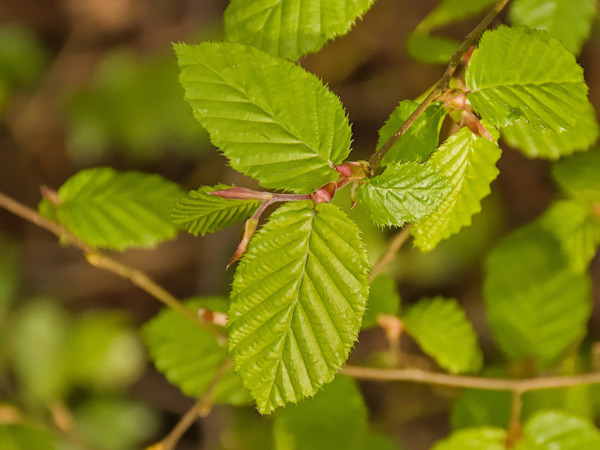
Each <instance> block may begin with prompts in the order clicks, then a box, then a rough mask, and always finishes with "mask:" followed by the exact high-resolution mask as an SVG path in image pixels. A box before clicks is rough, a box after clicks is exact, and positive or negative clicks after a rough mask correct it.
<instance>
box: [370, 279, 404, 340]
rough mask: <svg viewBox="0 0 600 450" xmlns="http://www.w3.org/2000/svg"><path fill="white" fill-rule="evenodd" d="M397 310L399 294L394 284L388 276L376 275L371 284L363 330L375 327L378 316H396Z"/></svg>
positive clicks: (398, 308)
mask: <svg viewBox="0 0 600 450" xmlns="http://www.w3.org/2000/svg"><path fill="white" fill-rule="evenodd" d="M399 310H400V294H398V289H397V288H396V282H395V281H394V279H393V278H392V277H390V276H389V275H386V274H381V275H378V276H377V278H375V279H374V280H373V282H372V283H371V289H370V291H369V301H368V302H367V311H366V312H365V317H364V318H363V323H362V328H363V330H366V329H368V328H372V327H375V326H377V316H378V315H379V314H388V315H396V314H398V312H399Z"/></svg>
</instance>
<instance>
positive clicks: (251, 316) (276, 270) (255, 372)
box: [228, 201, 368, 413]
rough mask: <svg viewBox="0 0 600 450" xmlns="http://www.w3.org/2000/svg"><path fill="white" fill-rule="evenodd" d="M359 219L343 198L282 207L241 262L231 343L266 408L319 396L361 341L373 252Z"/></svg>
mask: <svg viewBox="0 0 600 450" xmlns="http://www.w3.org/2000/svg"><path fill="white" fill-rule="evenodd" d="M359 234H360V232H359V230H358V228H357V227H356V225H355V224H354V223H353V222H352V221H351V220H350V219H349V218H348V217H347V216H346V215H345V214H344V213H343V212H342V211H341V210H340V209H339V208H338V207H337V206H335V205H332V204H330V203H319V204H317V205H316V206H315V205H314V204H313V203H312V202H311V201H302V202H293V203H288V204H286V205H284V206H281V207H280V208H279V209H278V210H277V211H275V212H274V213H273V214H272V215H271V217H270V219H269V221H268V222H267V224H266V225H265V226H264V227H263V228H262V229H261V230H260V231H259V232H258V233H257V234H256V235H255V236H254V238H253V239H252V241H251V243H250V248H249V250H248V253H247V254H246V256H245V257H244V258H243V259H242V262H241V264H240V265H239V267H238V268H237V271H236V273H235V278H234V281H233V292H232V303H231V307H230V310H229V323H228V327H229V330H230V338H229V349H230V353H231V355H232V356H233V359H234V362H235V367H236V370H237V372H238V373H239V374H240V376H241V377H242V380H243V381H244V384H245V385H246V386H247V387H248V388H249V389H250V391H251V393H252V396H253V397H254V398H255V399H256V401H257V405H258V410H259V411H260V412H261V413H270V412H271V411H273V410H274V409H275V408H276V407H277V406H281V405H284V404H286V403H287V402H297V401H298V400H300V399H301V398H304V397H307V396H311V395H314V394H315V393H316V392H317V391H318V390H319V388H320V387H321V386H322V385H323V384H325V383H328V382H330V381H331V380H332V379H333V377H334V376H335V373H336V371H337V370H338V369H339V368H340V367H341V366H342V364H343V363H344V362H345V361H346V358H347V357H348V353H349V352H350V348H351V347H352V346H353V344H354V341H355V340H356V337H357V334H358V331H359V329H360V323H361V319H362V316H363V313H364V310H365V303H366V300H367V294H368V281H367V269H368V259H367V255H366V253H365V250H364V249H363V247H362V244H361V241H360V238H359Z"/></svg>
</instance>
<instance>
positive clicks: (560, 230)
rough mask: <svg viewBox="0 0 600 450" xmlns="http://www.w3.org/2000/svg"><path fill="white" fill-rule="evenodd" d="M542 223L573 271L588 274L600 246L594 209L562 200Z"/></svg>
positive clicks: (547, 212) (599, 227) (599, 231)
mask: <svg viewBox="0 0 600 450" xmlns="http://www.w3.org/2000/svg"><path fill="white" fill-rule="evenodd" d="M599 167H600V166H599ZM598 176H600V172H599V173H598ZM540 220H541V223H542V226H544V227H545V228H546V229H547V230H548V231H550V232H551V233H553V234H554V235H555V236H556V238H557V239H558V240H559V242H560V245H561V247H562V250H563V252H564V254H565V255H566V256H567V257H568V258H569V261H570V262H571V264H572V266H573V268H574V269H575V270H576V271H584V270H586V269H587V267H588V265H589V263H590V261H591V260H592V258H593V257H594V255H595V254H596V248H597V247H598V245H599V244H600V216H596V215H594V214H593V210H592V207H590V205H589V204H586V203H581V202H578V201H575V200H559V201H556V202H554V203H553V204H551V205H550V207H549V208H548V209H547V210H546V212H545V213H544V216H543V217H542V218H541V219H540Z"/></svg>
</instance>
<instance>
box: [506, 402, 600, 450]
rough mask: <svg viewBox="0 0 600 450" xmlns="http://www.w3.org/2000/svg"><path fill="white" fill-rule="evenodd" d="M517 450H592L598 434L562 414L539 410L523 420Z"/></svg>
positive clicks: (587, 422) (599, 437)
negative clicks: (521, 439) (522, 436)
mask: <svg viewBox="0 0 600 450" xmlns="http://www.w3.org/2000/svg"><path fill="white" fill-rule="evenodd" d="M523 434H524V439H523V442H521V443H519V444H520V445H517V447H516V449H518V450H549V449H560V450H596V449H598V448H600V432H599V431H598V429H597V428H596V427H595V426H594V424H593V423H592V422H591V421H590V420H588V419H583V418H581V417H577V416H574V415H571V414H567V413H565V412H562V411H541V412H539V413H537V414H536V415H535V416H533V417H532V418H531V419H529V420H528V421H527V423H526V424H525V427H524V429H523Z"/></svg>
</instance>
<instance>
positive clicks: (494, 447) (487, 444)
mask: <svg viewBox="0 0 600 450" xmlns="http://www.w3.org/2000/svg"><path fill="white" fill-rule="evenodd" d="M505 441H506V431H504V430H503V429H502V428H493V427H480V428H468V429H465V430H459V431H455V432H454V433H452V434H451V435H450V436H449V437H447V438H446V439H444V440H442V441H439V442H438V443H436V444H435V445H434V446H433V447H432V449H431V450H483V449H485V450H506V445H505Z"/></svg>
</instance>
